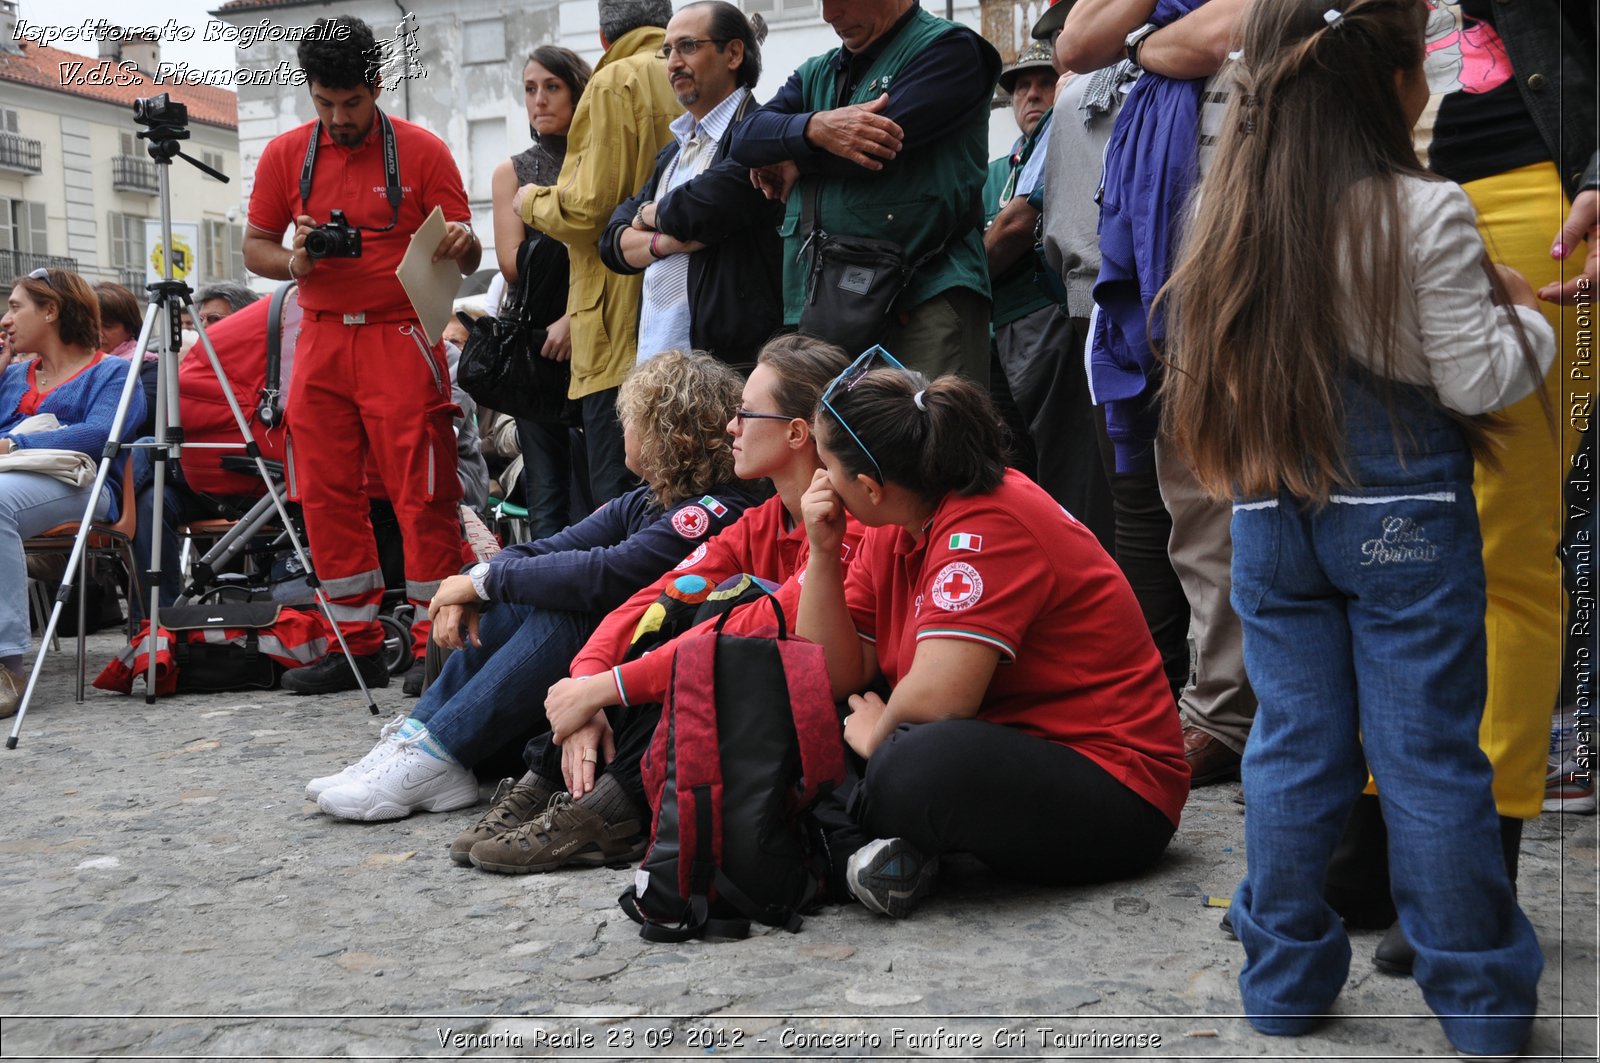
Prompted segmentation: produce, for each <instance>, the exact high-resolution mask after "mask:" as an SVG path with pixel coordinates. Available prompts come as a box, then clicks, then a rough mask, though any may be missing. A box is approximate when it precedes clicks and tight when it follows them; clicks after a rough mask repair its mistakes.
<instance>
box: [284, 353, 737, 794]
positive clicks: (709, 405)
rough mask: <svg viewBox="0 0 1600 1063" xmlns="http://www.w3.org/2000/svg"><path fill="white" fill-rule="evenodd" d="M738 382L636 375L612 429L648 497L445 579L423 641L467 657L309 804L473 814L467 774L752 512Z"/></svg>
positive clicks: (689, 373)
mask: <svg viewBox="0 0 1600 1063" xmlns="http://www.w3.org/2000/svg"><path fill="white" fill-rule="evenodd" d="M740 383H741V381H740V378H739V374H738V373H736V372H734V371H733V370H731V369H729V368H728V367H726V366H725V365H723V364H722V363H721V362H718V361H717V360H716V359H714V358H711V357H709V356H707V355H703V354H684V353H682V352H678V351H669V352H667V353H666V354H662V355H659V356H657V357H655V358H652V359H651V360H649V361H648V362H645V363H643V364H641V365H640V366H639V367H638V368H636V369H635V370H634V371H633V373H632V374H631V375H630V376H629V377H628V379H627V380H626V381H625V382H624V383H623V385H622V388H621V391H620V392H619V394H618V396H617V415H618V417H619V418H620V419H621V421H622V426H623V440H624V442H625V444H626V447H627V454H628V467H629V468H630V469H632V470H633V471H634V472H636V473H637V474H638V475H639V476H641V477H643V478H644V480H645V486H643V487H639V488H636V489H634V490H633V491H631V492H629V493H628V494H626V495H623V496H622V497H621V498H617V499H614V500H612V501H611V502H610V503H608V504H607V505H605V506H603V507H602V508H601V509H599V510H598V511H596V512H595V513H594V514H593V515H591V516H590V517H588V518H587V519H585V520H582V521H580V522H578V523H577V524H575V525H573V526H572V527H570V528H567V529H565V530H564V531H561V532H558V533H556V534H555V535H551V536H548V537H546V538H544V539H540V540H538V541H537V542H533V543H526V544H522V545H518V546H511V547H507V548H506V549H505V550H503V551H501V552H500V553H498V554H496V555H495V557H494V559H493V560H492V561H489V562H485V563H483V564H480V565H477V566H475V567H474V568H473V569H472V570H471V571H470V573H468V574H466V575H460V576H452V577H450V578H449V579H447V580H445V581H444V583H443V584H442V585H441V586H440V588H439V592H438V594H437V595H436V596H435V597H434V599H433V602H432V606H431V608H430V609H429V616H430V617H431V619H432V621H433V639H434V641H435V642H437V643H439V644H440V645H442V646H445V647H447V648H455V649H461V650H462V651H463V652H461V653H457V654H455V655H454V656H452V657H451V658H450V660H449V661H448V662H447V663H446V664H445V666H444V669H443V670H442V671H441V672H440V673H439V677H438V679H437V680H435V682H434V684H433V685H432V686H430V687H429V688H428V689H427V690H426V691H425V692H424V693H423V695H422V698H421V700H420V701H419V702H418V703H417V706H416V708H415V709H413V710H412V712H411V716H410V718H409V719H405V718H400V717H397V718H396V719H395V720H394V722H393V723H391V724H390V725H388V726H386V727H385V728H384V729H383V732H382V734H381V735H380V737H379V740H378V744H377V745H376V746H374V747H373V748H372V751H371V752H369V753H368V754H367V755H366V756H365V757H362V758H361V760H359V761H357V762H356V763H354V764H352V765H350V766H349V767H347V768H345V769H344V770H343V771H341V772H339V773H338V774H337V775H332V776H327V777H325V778H320V779H313V780H311V783H310V784H309V785H308V786H307V787H306V793H307V795H308V796H310V797H311V798H313V799H314V800H316V802H317V807H319V808H320V809H322V811H324V812H326V813H328V814H330V815H334V816H339V817H340V818H342V819H356V820H384V819H399V818H401V817H402V816H408V815H410V814H411V813H412V812H415V811H419V810H421V811H426V812H448V811H451V810H453V809H458V808H466V807H468V806H471V805H475V804H477V803H478V780H477V778H476V776H474V775H473V772H472V769H473V767H474V766H475V765H477V764H480V763H482V762H483V761H485V760H487V759H488V758H489V757H490V756H491V755H493V754H494V753H495V752H497V751H498V750H501V749H503V748H506V747H508V746H509V747H512V748H516V747H520V746H522V745H523V744H524V743H525V742H526V741H527V740H528V739H529V738H531V737H532V736H533V735H535V734H538V733H540V732H543V731H545V730H546V729H547V728H548V726H549V725H548V723H547V722H546V720H545V717H544V714H543V713H542V712H541V711H539V705H540V701H541V695H542V694H543V692H544V691H545V690H547V689H549V687H550V684H551V683H553V682H555V681H556V680H557V679H559V678H561V677H562V676H564V675H566V674H567V664H568V662H569V661H571V660H572V655H573V654H574V653H576V652H577V651H578V649H579V648H580V647H582V645H583V642H584V639H585V638H587V637H588V636H589V634H590V632H592V631H593V630H594V627H595V624H596V623H597V622H598V621H599V619H600V618H601V617H602V616H604V615H605V613H606V612H607V611H608V610H610V609H613V608H615V607H616V606H618V605H620V604H621V603H622V602H623V600H624V599H625V598H626V597H627V595H628V594H629V593H630V592H632V591H633V590H635V589H636V588H638V587H639V586H640V585H642V584H644V583H647V582H650V581H651V580H654V579H655V578H656V577H657V576H658V575H660V574H661V573H662V572H664V571H666V570H668V569H670V568H671V567H672V566H673V565H674V564H677V563H678V562H679V561H681V560H682V559H683V557H684V555H685V554H689V553H691V552H692V551H694V550H695V549H696V548H697V547H699V546H700V545H701V544H702V543H703V542H704V541H705V540H706V539H709V538H710V537H711V536H712V535H714V534H716V533H717V532H718V531H720V530H722V529H723V528H725V527H727V526H728V525H730V524H732V523H733V522H734V521H735V520H737V519H738V518H739V515H740V514H741V513H743V512H744V510H745V507H746V506H748V505H750V504H751V503H752V501H753V500H754V496H753V495H752V493H751V491H750V489H749V487H748V486H747V485H744V484H741V483H740V482H739V481H738V479H737V478H736V477H735V475H734V456H733V450H732V448H731V447H730V446H729V441H728V437H727V436H726V435H725V434H724V433H723V431H722V426H723V424H725V423H726V422H727V420H728V418H730V417H732V416H733V411H734V409H735V408H736V407H737V406H738V403H739V387H740ZM402 780H404V782H405V786H404V787H402V786H401V781H402Z"/></svg>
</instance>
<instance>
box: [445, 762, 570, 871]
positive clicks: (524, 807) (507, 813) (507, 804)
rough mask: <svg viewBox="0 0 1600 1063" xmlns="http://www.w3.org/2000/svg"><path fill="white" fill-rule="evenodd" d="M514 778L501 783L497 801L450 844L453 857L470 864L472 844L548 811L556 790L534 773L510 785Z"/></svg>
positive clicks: (486, 839)
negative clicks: (546, 807) (547, 806)
mask: <svg viewBox="0 0 1600 1063" xmlns="http://www.w3.org/2000/svg"><path fill="white" fill-rule="evenodd" d="M510 782H511V780H510V779H505V780H503V781H502V782H501V783H500V787H499V789H497V790H495V792H494V804H493V807H491V808H490V809H489V811H487V812H485V813H484V814H483V818H481V819H479V820H478V822H476V823H474V824H473V825H472V826H470V827H468V828H467V829H466V830H464V831H462V832H461V833H460V834H458V835H456V840H455V841H453V842H451V843H450V859H452V860H454V861H455V862H456V863H458V864H460V865H461V866H462V867H467V866H469V865H470V864H471V863H472V856H471V853H472V847H473V846H474V845H477V844H478V843H479V842H486V841H488V840H489V839H490V838H494V837H497V836H499V835H501V834H504V833H505V832H506V831H509V830H516V829H517V828H518V827H520V826H522V825H523V824H524V823H526V822H528V820H530V819H532V818H533V817H534V816H537V815H538V814H539V813H540V812H543V811H544V808H545V806H546V805H548V804H549V803H550V798H551V797H552V796H554V794H555V791H554V790H552V789H551V788H550V784H549V783H547V782H545V781H544V780H543V779H541V778H539V776H537V775H535V774H534V773H533V772H531V771H530V772H528V773H527V774H526V775H524V776H523V777H522V778H520V779H518V780H517V781H516V784H515V785H513V786H510V787H508V786H507V785H506V784H507V783H510Z"/></svg>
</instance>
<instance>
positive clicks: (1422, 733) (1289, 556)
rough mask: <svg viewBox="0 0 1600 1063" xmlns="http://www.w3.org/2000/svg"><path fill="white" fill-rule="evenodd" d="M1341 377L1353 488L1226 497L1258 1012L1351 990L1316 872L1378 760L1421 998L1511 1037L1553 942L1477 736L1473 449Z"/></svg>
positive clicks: (1245, 980)
mask: <svg viewBox="0 0 1600 1063" xmlns="http://www.w3.org/2000/svg"><path fill="white" fill-rule="evenodd" d="M1343 391H1344V401H1345V421H1346V440H1347V447H1348V451H1347V455H1348V461H1349V467H1350V470H1351V472H1352V474H1353V476H1354V477H1355V480H1356V483H1357V484H1359V486H1352V487H1342V488H1337V489H1335V491H1334V492H1333V496H1332V499H1331V501H1330V502H1329V504H1328V505H1326V506H1325V507H1323V508H1321V509H1317V508H1314V507H1311V506H1307V505H1303V504H1301V503H1300V502H1299V501H1298V500H1296V499H1295V498H1293V497H1292V496H1290V495H1288V494H1279V495H1278V497H1276V498H1254V499H1240V500H1238V501H1236V502H1235V504H1234V508H1233V594H1232V601H1233V607H1234V609H1235V610H1236V611H1237V612H1238V614H1239V618H1240V620H1241V621H1242V622H1243V625H1244V659H1245V667H1246V669H1247V671H1248V672H1249V676H1250V682H1251V684H1252V685H1253V686H1254V687H1255V690H1256V693H1257V695H1258V696H1259V698H1260V708H1259V709H1258V710H1257V714H1256V719H1255V724H1254V727H1253V729H1252V730H1251V732H1250V741H1249V744H1248V745H1247V747H1246V749H1245V754H1244V762H1243V765H1242V774H1243V779H1244V788H1245V794H1246V797H1247V799H1248V804H1247V806H1246V814H1245V845H1246V852H1247V858H1248V860H1247V873H1246V876H1245V878H1244V880H1243V881H1242V882H1241V883H1240V884H1239V889H1238V892H1237V893H1236V894H1235V896H1234V900H1233V907H1232V922H1233V927H1234V930H1235V932H1236V933H1237V935H1238V938H1239V941H1240V942H1241V943H1242V944H1243V945H1244V949H1245V955H1246V962H1245V966H1244V969H1243V970H1242V971H1241V972H1240V975H1239V989H1240V993H1241V995H1242V997H1243V1001H1244V1008H1245V1013H1246V1014H1247V1015H1248V1016H1249V1018H1250V1022H1251V1024H1252V1025H1253V1026H1254V1027H1255V1028H1256V1029H1257V1030H1260V1031H1261V1032H1262V1033H1267V1034H1282V1035H1294V1034H1299V1033H1303V1032H1305V1031H1306V1030H1308V1029H1310V1028H1311V1027H1312V1026H1313V1025H1314V1024H1315V1023H1316V1021H1317V1016H1320V1015H1322V1014H1325V1013H1327V1012H1329V1011H1330V1010H1331V1009H1332V1006H1333V1002H1334V999H1335V998H1336V997H1337V996H1338V995H1339V991H1340V989H1341V988H1343V986H1344V983H1345V978H1346V976H1347V975H1348V974H1349V970H1350V942H1349V939H1348V938H1347V937H1346V935H1345V931H1344V927H1343V924H1342V923H1341V922H1340V920H1339V917H1338V916H1337V915H1335V914H1334V912H1333V910H1332V909H1331V908H1330V907H1329V906H1328V905H1327V903H1325V902H1324V900H1323V895H1322V888H1323V877H1324V875H1325V873H1326V871H1327V867H1328V861H1329V857H1330V854H1331V853H1332V852H1333V849H1334V845H1335V843H1336V842H1337V841H1338V840H1339V837H1340V835H1341V834H1342V833H1343V831H1344V828H1345V822H1346V820H1347V819H1348V817H1349V814H1350V810H1351V807H1352V805H1353V803H1354V802H1355V800H1356V797H1357V795H1358V794H1360V793H1361V791H1362V788H1363V787H1364V785H1365V784H1366V781H1367V770H1368V768H1369V767H1370V769H1371V771H1372V774H1373V777H1374V778H1375V779H1376V780H1377V783H1378V795H1379V799H1380V801H1381V802H1382V805H1383V815H1384V820H1385V822H1387V824H1388V826H1389V867H1390V876H1391V887H1392V891H1393V894H1394V899H1395V903H1396V906H1397V907H1398V909H1399V913H1400V924H1401V926H1402V928H1403V929H1404V930H1405V934H1406V937H1407V939H1408V940H1409V941H1410V942H1411V943H1412V944H1413V945H1414V946H1415V947H1416V952H1417V958H1416V964H1415V968H1414V970H1415V975H1416V981H1417V984H1418V985H1419V986H1420V987H1421V988H1422V994H1423V997H1424V999H1425V1000H1426V1001H1427V1002H1428V1006H1429V1007H1430V1008H1432V1009H1433V1011H1434V1012H1435V1014H1437V1015H1438V1016H1439V1021H1440V1023H1441V1025H1442V1026H1443V1027H1444V1032H1445V1035H1446V1036H1447V1037H1448V1038H1449V1039H1450V1041H1451V1043H1452V1044H1454V1045H1455V1046H1456V1047H1457V1048H1459V1049H1461V1050H1463V1051H1466V1052H1471V1053H1483V1054H1499V1053H1509V1052H1515V1051H1516V1050H1517V1049H1519V1048H1520V1047H1521V1046H1522V1045H1523V1043H1524V1042H1525V1041H1526V1040H1527V1037H1528V1032H1529V1028H1530V1026H1531V1024H1532V1016H1533V1012H1534V1007H1535V1000H1536V988H1537V984H1538V981H1539V973H1540V971H1541V969H1542V968H1543V966H1544V957H1543V954H1542V952H1541V951H1540V949H1539V944H1538V941H1537V940H1536V939H1535V937H1534V932H1533V927H1532V926H1531V925H1530V924H1529V922H1528V920H1527V917H1526V916H1524V915H1523V913H1522V910H1521V909H1520V908H1519V907H1518V906H1517V902H1516V898H1515V896H1514V895H1513V893H1512V887H1511V883H1510V881H1509V879H1508V876H1507V873H1506V867H1505V862H1504V859H1503V857H1502V855H1501V848H1500V833H1499V828H1498V821H1497V819H1496V813H1495V806H1494V802H1493V798H1492V796H1491V793H1490V785H1489V784H1490V769H1489V762H1488V760H1487V758H1485V757H1484V755H1483V753H1482V752H1481V751H1480V750H1479V748H1478V723H1479V719H1480V717H1481V716H1482V714H1483V704H1484V696H1485V688H1486V684H1487V678H1486V674H1487V673H1486V665H1485V652H1486V651H1485V635H1484V619H1483V618H1484V607H1485V596H1484V575H1483V560H1482V544H1481V540H1480V538H1479V533H1478V517H1477V512H1476V509H1475V507H1474V503H1473V495H1472V455H1471V453H1470V451H1469V450H1468V448H1467V445H1466V442H1465V440H1464V438H1463V436H1462V434H1461V431H1460V429H1459V428H1458V427H1457V426H1456V425H1455V424H1453V423H1452V422H1451V421H1450V419H1449V418H1448V417H1446V416H1445V415H1444V414H1443V413H1442V412H1440V411H1439V409H1438V407H1437V406H1436V405H1435V404H1434V403H1432V402H1431V401H1430V400H1429V399H1428V398H1427V397H1425V396H1424V395H1423V394H1422V393H1420V392H1419V391H1417V390H1416V389H1412V388H1408V387H1405V386H1403V385H1395V386H1394V388H1393V392H1394V394H1393V405H1394V420H1391V417H1390V412H1389V410H1388V408H1386V406H1385V404H1384V402H1383V401H1382V400H1381V399H1379V398H1378V397H1376V393H1375V392H1374V391H1373V390H1371V389H1370V387H1369V386H1367V385H1365V384H1363V383H1362V382H1360V381H1357V380H1355V379H1352V380H1351V381H1349V382H1347V384H1346V386H1345V387H1344V389H1343ZM1396 422H1398V424H1399V425H1401V437H1400V446H1401V450H1402V453H1403V455H1404V456H1403V459H1402V457H1401V456H1400V455H1399V454H1397V452H1396V437H1395V432H1394V424H1395V423H1396Z"/></svg>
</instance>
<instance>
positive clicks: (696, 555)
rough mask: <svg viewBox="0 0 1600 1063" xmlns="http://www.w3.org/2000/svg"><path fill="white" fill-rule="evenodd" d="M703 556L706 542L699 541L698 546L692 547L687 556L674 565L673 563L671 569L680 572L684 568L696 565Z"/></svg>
mask: <svg viewBox="0 0 1600 1063" xmlns="http://www.w3.org/2000/svg"><path fill="white" fill-rule="evenodd" d="M705 556H706V544H705V543H701V544H700V545H699V546H697V547H695V548H694V551H693V552H692V553H690V555H689V556H688V557H686V558H684V559H683V560H682V561H679V562H678V563H677V564H676V565H673V566H672V571H674V572H682V571H683V570H684V569H686V568H694V566H696V565H698V564H699V563H700V561H701V559H702V558H704V557H705Z"/></svg>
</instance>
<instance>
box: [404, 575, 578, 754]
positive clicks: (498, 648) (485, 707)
mask: <svg viewBox="0 0 1600 1063" xmlns="http://www.w3.org/2000/svg"><path fill="white" fill-rule="evenodd" d="M597 623H599V618H598V617H595V616H591V615H589V614H587V613H565V612H559V611H556V610H553V609H540V608H537V607H535V606H531V605H512V604H510V603H508V602H496V603H495V604H494V605H492V606H490V607H489V608H487V609H485V610H484V611H483V615H482V616H481V618H480V619H479V622H478V638H479V641H480V642H481V643H482V645H480V646H470V645H469V646H468V647H467V648H466V649H464V650H461V651H460V652H458V653H454V654H451V656H450V659H449V660H448V661H446V662H445V665H444V668H443V669H442V670H441V671H440V672H439V676H438V678H437V679H435V680H434V681H433V685H432V686H430V687H428V689H427V690H425V691H423V694H422V699H421V700H420V701H418V702H417V707H416V708H415V709H413V710H412V712H411V718H412V719H413V720H416V721H417V722H418V723H420V724H424V725H426V726H427V728H428V733H429V734H431V735H432V736H433V737H434V738H435V739H437V740H438V742H439V744H440V745H442V746H444V748H445V749H446V750H447V751H448V752H449V753H450V755H451V756H452V757H455V758H456V759H457V760H459V761H460V762H461V763H462V764H465V765H466V766H467V767H469V768H470V767H473V766H474V765H476V764H479V763H481V762H483V761H484V760H486V759H488V758H489V757H490V756H491V755H493V754H494V753H495V751H497V750H499V749H504V748H510V749H517V750H520V749H521V748H522V747H523V745H524V744H525V743H526V742H527V741H528V739H530V738H532V737H533V736H534V735H537V734H542V733H543V732H545V731H548V730H549V729H550V722H549V720H547V719H546V718H545V715H544V695H545V692H546V691H547V690H549V689H550V687H551V685H553V684H554V683H555V682H556V681H557V680H559V679H562V678H565V676H566V674H567V666H568V665H570V664H571V663H572V658H573V657H575V656H576V655H577V653H578V651H579V650H581V649H582V648H583V644H584V641H585V640H586V639H588V637H589V635H590V633H592V632H593V631H594V628H595V625H596V624H597Z"/></svg>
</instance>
